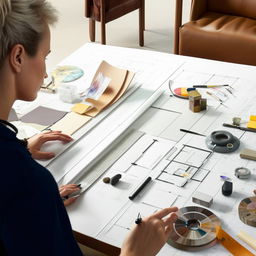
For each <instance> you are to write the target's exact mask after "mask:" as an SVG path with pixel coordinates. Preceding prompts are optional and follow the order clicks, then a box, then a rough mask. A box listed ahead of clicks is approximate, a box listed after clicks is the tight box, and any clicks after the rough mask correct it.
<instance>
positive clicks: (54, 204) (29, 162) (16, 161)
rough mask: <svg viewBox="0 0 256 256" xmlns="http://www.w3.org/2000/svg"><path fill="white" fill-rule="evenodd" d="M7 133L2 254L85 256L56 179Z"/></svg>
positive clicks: (1, 185)
mask: <svg viewBox="0 0 256 256" xmlns="http://www.w3.org/2000/svg"><path fill="white" fill-rule="evenodd" d="M5 129H7V128H6V127H0V161H1V167H0V175H1V176H0V177H1V178H0V193H1V198H2V200H1V204H0V252H1V250H3V251H4V252H5V254H4V255H26V256H29V255H33V256H34V255H38V256H40V255H44V256H45V255H47V256H51V255H61V256H65V255H70V256H76V255H82V253H81V251H80V249H79V247H78V245H77V243H76V241H75V239H74V237H73V233H72V228H71V225H70V221H69V218H68V216H67V213H66V209H65V207H64V205H63V202H62V200H61V198H60V195H59V191H58V187H57V184H56V182H55V180H54V178H53V176H52V175H51V173H50V172H49V171H48V170H47V169H45V168H44V167H42V166H41V165H39V164H38V163H37V162H35V161H34V160H33V159H32V158H31V156H30V154H29V152H28V151H27V150H26V148H25V147H24V146H22V144H20V143H19V141H18V140H17V139H16V138H14V137H13V136H12V134H11V133H10V132H11V131H9V130H8V129H7V130H8V131H6V130H5ZM3 132H6V134H5V136H4V134H3ZM1 255H2V254H1Z"/></svg>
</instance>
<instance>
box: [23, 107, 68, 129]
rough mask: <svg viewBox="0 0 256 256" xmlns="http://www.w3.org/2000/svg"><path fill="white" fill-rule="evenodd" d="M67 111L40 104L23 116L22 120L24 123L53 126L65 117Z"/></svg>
mask: <svg viewBox="0 0 256 256" xmlns="http://www.w3.org/2000/svg"><path fill="white" fill-rule="evenodd" d="M66 114H67V112H65V111H59V110H55V109H51V108H46V107H42V106H39V107H37V108H35V109H34V110H32V111H30V112H29V113H27V114H26V115H24V116H22V117H21V118H20V120H21V121H22V122H24V123H35V124H40V125H43V126H51V125H53V124H54V123H56V122H57V121H58V120H60V119H61V118H63V117H64V116H65V115H66Z"/></svg>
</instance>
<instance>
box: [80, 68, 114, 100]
mask: <svg viewBox="0 0 256 256" xmlns="http://www.w3.org/2000/svg"><path fill="white" fill-rule="evenodd" d="M110 81H111V78H109V77H107V76H104V74H103V73H102V72H100V73H99V74H98V75H97V77H96V78H95V80H93V82H92V83H91V85H90V87H89V88H88V89H87V90H86V91H85V93H84V94H83V95H81V96H82V97H84V98H90V99H94V100H98V99H99V98H100V96H101V95H102V94H103V92H104V91H105V90H106V89H107V87H108V85H109V83H110Z"/></svg>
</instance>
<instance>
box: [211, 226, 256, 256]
mask: <svg viewBox="0 0 256 256" xmlns="http://www.w3.org/2000/svg"><path fill="white" fill-rule="evenodd" d="M216 236H217V240H218V241H219V242H220V243H221V245H222V246H224V247H225V248H226V249H227V250H228V251H229V252H231V253H232V254H233V255H234V256H255V254H253V253H251V252H250V251H249V250H247V249H246V248H245V247H244V246H242V245H241V244H240V243H238V242H237V241H236V240H235V239H234V238H233V237H231V236H230V235H229V234H228V233H227V232H225V231H224V230H223V229H222V228H221V227H220V226H218V227H216Z"/></svg>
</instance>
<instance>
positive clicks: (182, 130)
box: [180, 129, 205, 137]
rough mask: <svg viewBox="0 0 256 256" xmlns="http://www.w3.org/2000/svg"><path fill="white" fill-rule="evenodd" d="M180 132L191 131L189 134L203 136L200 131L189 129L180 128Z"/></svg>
mask: <svg viewBox="0 0 256 256" xmlns="http://www.w3.org/2000/svg"><path fill="white" fill-rule="evenodd" d="M180 131H181V132H187V133H191V134H195V135H199V136H204V137H205V135H204V134H201V133H198V132H193V131H190V130H186V129H180Z"/></svg>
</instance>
